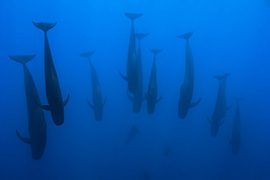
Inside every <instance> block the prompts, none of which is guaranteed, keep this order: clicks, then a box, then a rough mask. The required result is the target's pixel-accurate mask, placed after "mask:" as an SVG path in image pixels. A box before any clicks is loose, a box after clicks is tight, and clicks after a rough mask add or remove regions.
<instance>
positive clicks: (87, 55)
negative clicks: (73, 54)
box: [80, 51, 96, 58]
mask: <svg viewBox="0 0 270 180" xmlns="http://www.w3.org/2000/svg"><path fill="white" fill-rule="evenodd" d="M94 52H96V51H89V52H86V53H82V54H80V56H82V57H86V58H90V57H91V56H92V55H93V54H94Z"/></svg>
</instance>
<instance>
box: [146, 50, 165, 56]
mask: <svg viewBox="0 0 270 180" xmlns="http://www.w3.org/2000/svg"><path fill="white" fill-rule="evenodd" d="M149 51H150V52H151V53H153V54H154V55H156V54H158V53H160V52H161V51H163V49H149Z"/></svg>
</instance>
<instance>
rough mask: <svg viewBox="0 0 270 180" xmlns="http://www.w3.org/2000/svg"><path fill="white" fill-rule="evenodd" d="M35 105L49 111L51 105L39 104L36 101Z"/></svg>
mask: <svg viewBox="0 0 270 180" xmlns="http://www.w3.org/2000/svg"><path fill="white" fill-rule="evenodd" d="M37 105H38V106H39V107H40V108H41V109H44V110H46V111H51V110H52V109H51V107H50V106H49V105H41V104H39V103H37Z"/></svg>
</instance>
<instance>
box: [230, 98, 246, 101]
mask: <svg viewBox="0 0 270 180" xmlns="http://www.w3.org/2000/svg"><path fill="white" fill-rule="evenodd" d="M232 98H233V100H235V101H236V102H239V101H242V100H244V99H245V98H243V97H241V98H240V97H232Z"/></svg>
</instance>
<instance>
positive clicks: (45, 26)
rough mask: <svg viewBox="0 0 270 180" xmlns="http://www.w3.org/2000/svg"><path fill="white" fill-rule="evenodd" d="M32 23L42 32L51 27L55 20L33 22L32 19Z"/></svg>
mask: <svg viewBox="0 0 270 180" xmlns="http://www.w3.org/2000/svg"><path fill="white" fill-rule="evenodd" d="M32 23H33V24H34V25H35V26H36V27H37V28H39V29H41V30H43V31H44V32H47V31H49V30H50V29H51V28H53V27H54V26H55V25H56V23H57V22H54V23H47V22H39V23H38V22H34V21H32Z"/></svg>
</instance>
